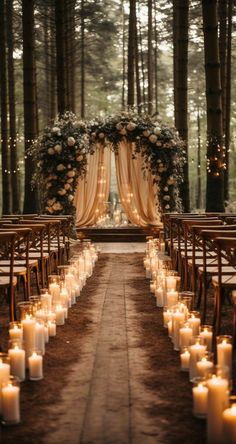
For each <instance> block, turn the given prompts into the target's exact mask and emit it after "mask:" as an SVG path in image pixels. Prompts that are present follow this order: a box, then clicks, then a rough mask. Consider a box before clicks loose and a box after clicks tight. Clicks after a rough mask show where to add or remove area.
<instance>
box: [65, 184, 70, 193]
mask: <svg viewBox="0 0 236 444" xmlns="http://www.w3.org/2000/svg"><path fill="white" fill-rule="evenodd" d="M70 188H71V186H70V184H69V183H65V185H64V190H69V189H70ZM64 194H65V193H64Z"/></svg>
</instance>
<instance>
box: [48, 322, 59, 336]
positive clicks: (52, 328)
mask: <svg viewBox="0 0 236 444" xmlns="http://www.w3.org/2000/svg"><path fill="white" fill-rule="evenodd" d="M56 332H57V327H56V322H55V321H48V333H49V336H56Z"/></svg>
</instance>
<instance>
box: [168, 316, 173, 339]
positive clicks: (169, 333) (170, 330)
mask: <svg viewBox="0 0 236 444" xmlns="http://www.w3.org/2000/svg"><path fill="white" fill-rule="evenodd" d="M167 328H168V336H169V337H170V338H172V317H171V319H170V320H169V321H168V323H167Z"/></svg>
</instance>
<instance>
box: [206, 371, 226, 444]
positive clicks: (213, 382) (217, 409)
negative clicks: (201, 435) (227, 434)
mask: <svg viewBox="0 0 236 444" xmlns="http://www.w3.org/2000/svg"><path fill="white" fill-rule="evenodd" d="M207 386H208V404H207V442H208V443H210V444H211V443H212V444H213V443H214V444H221V443H222V438H223V437H222V434H223V415H222V413H223V411H224V410H225V409H226V408H227V407H228V380H227V379H224V378H220V377H217V376H215V377H212V378H211V379H208V381H207Z"/></svg>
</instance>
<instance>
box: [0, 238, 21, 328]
mask: <svg viewBox="0 0 236 444" xmlns="http://www.w3.org/2000/svg"><path fill="white" fill-rule="evenodd" d="M17 236H18V235H17V233H16V232H14V231H5V232H1V231H0V261H1V260H8V261H9V269H8V271H5V270H2V269H0V290H2V291H3V292H7V297H8V299H9V308H10V319H11V320H13V319H14V317H15V288H16V284H17V279H16V277H15V276H14V273H13V271H14V255H15V244H16V239H17Z"/></svg>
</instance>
